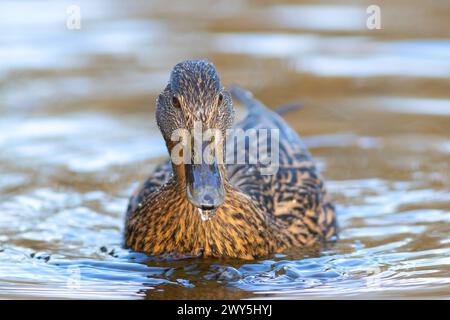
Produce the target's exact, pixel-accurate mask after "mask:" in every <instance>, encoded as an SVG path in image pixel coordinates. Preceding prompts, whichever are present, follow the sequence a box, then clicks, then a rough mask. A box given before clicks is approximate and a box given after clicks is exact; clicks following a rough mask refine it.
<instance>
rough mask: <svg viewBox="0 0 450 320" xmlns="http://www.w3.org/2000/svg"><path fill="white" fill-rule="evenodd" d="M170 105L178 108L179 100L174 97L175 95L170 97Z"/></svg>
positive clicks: (179, 105)
mask: <svg viewBox="0 0 450 320" xmlns="http://www.w3.org/2000/svg"><path fill="white" fill-rule="evenodd" d="M172 105H173V106H174V107H175V108H180V107H181V104H180V100H178V98H177V97H175V96H173V97H172Z"/></svg>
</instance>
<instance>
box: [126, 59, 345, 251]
mask: <svg viewBox="0 0 450 320" xmlns="http://www.w3.org/2000/svg"><path fill="white" fill-rule="evenodd" d="M232 95H233V96H234V97H235V98H236V99H237V100H239V101H240V102H241V103H242V104H243V105H245V106H246V109H247V115H246V116H245V117H244V118H243V119H242V120H241V121H240V122H238V123H236V124H235V125H234V126H233V123H234V108H233V103H232ZM156 121H157V124H158V127H159V129H160V131H161V133H162V136H163V138H164V140H165V142H166V145H167V149H168V151H169V154H172V151H173V150H174V148H175V147H176V142H175V141H173V136H172V135H173V132H174V131H175V130H177V129H186V130H188V132H192V130H194V126H195V123H201V125H202V130H203V129H205V130H206V129H215V130H219V133H223V135H224V136H226V134H227V130H229V129H231V128H234V129H242V130H243V131H245V130H248V129H255V130H258V129H266V130H273V129H275V130H276V131H273V132H278V134H277V135H276V137H277V140H278V141H277V142H278V154H279V157H278V163H277V169H278V170H277V171H276V172H274V173H273V174H267V173H264V172H263V170H262V169H263V165H262V164H261V163H254V162H250V161H244V162H243V163H242V162H238V163H233V162H232V163H228V162H222V161H218V159H219V158H220V156H219V154H223V152H227V153H228V154H229V152H228V144H226V142H225V141H220V142H218V143H217V144H216V149H215V150H216V152H217V156H216V158H214V160H213V161H210V162H209V163H206V161H205V160H200V163H196V162H194V163H192V164H190V163H189V162H184V163H175V161H172V160H169V161H167V162H164V163H162V164H161V165H159V166H157V167H156V169H155V170H154V172H153V173H152V174H151V176H150V177H149V178H148V179H147V180H146V181H145V182H144V183H143V184H142V185H141V186H140V187H139V188H138V189H137V190H136V192H135V193H134V194H133V195H132V197H131V199H130V202H129V205H128V210H127V215H126V226H125V246H126V247H128V248H131V249H133V250H135V251H140V252H145V253H147V254H151V255H164V254H174V255H183V256H186V255H187V256H203V257H216V258H221V257H223V258H240V259H255V258H258V257H263V256H267V255H269V254H271V253H277V252H282V251H283V250H286V249H287V248H290V247H303V246H309V245H312V244H314V243H316V242H318V241H325V240H327V239H330V238H332V237H334V236H335V235H336V218H335V211H334V208H333V205H332V203H331V202H330V199H329V197H328V196H327V193H326V190H325V187H324V183H323V180H322V178H321V177H320V175H319V173H318V170H317V168H316V166H315V164H314V162H313V160H312V157H311V155H310V154H309V152H308V151H307V149H306V148H305V146H304V145H303V143H302V141H301V139H300V137H299V136H298V135H297V133H296V132H295V131H294V130H293V129H291V128H290V127H289V125H288V124H287V123H286V122H285V121H284V120H283V119H282V118H281V117H280V116H279V115H278V114H277V113H275V112H273V111H271V110H270V109H268V108H267V107H265V106H264V105H263V104H262V103H261V102H259V101H258V100H256V99H254V98H253V97H252V95H251V94H250V93H249V92H247V91H244V90H243V89H240V88H238V87H232V88H231V90H230V91H228V90H226V89H225V88H224V87H222V84H221V81H220V78H219V75H218V73H217V71H216V69H215V67H214V65H213V64H212V63H210V62H209V61H205V60H187V61H183V62H181V63H178V64H177V65H176V66H175V67H174V68H173V70H172V72H171V75H170V80H169V83H168V85H167V86H166V88H165V89H164V90H163V91H162V93H161V94H160V95H159V97H158V99H157V108H156ZM241 132H242V131H241ZM261 136H262V135H261ZM274 137H275V135H274ZM258 139H259V136H258V138H257V140H258ZM274 139H275V138H274ZM191 142H192V140H191ZM257 143H260V141H259V140H258V142H257ZM268 144H269V143H268ZM187 145H188V146H190V147H191V148H192V145H189V144H187ZM224 149H226V150H225V151H224ZM247 149H248V144H247V145H246V148H237V150H236V148H234V149H233V148H231V150H232V151H231V152H232V153H234V155H236V156H238V155H239V154H241V153H242V152H246V151H248V150H247ZM201 150H203V149H201ZM274 150H275V149H274ZM181 153H182V152H181ZM194 153H195V152H193V154H194ZM235 159H236V158H235ZM235 162H236V161H235ZM213 213H214V214H213Z"/></svg>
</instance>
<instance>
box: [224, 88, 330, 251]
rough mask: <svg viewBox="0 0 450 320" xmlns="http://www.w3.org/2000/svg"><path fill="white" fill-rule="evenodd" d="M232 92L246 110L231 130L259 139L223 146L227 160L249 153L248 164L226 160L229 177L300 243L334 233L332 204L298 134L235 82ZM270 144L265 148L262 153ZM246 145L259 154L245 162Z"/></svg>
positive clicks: (306, 242)
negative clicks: (241, 118)
mask: <svg viewBox="0 0 450 320" xmlns="http://www.w3.org/2000/svg"><path fill="white" fill-rule="evenodd" d="M231 92H232V94H233V96H234V97H235V98H236V99H237V100H239V101H240V102H241V103H242V104H244V105H245V106H246V108H247V110H248V113H247V115H246V117H245V118H244V119H243V120H241V121H240V122H239V123H237V124H236V125H235V129H238V130H242V131H240V132H241V134H242V133H247V135H248V136H251V134H253V133H252V131H253V132H254V131H256V132H257V139H254V140H253V142H254V143H255V141H257V142H256V143H258V148H254V149H253V150H252V149H251V148H252V147H251V146H250V144H251V141H252V140H251V138H249V139H248V144H247V148H230V147H228V148H227V152H228V153H227V156H228V158H227V159H234V160H236V159H243V158H244V157H247V158H245V159H246V160H247V161H246V163H236V161H234V162H232V163H228V165H227V172H228V177H229V180H230V182H231V183H232V184H233V185H234V186H235V187H237V188H239V189H240V190H242V191H243V192H244V193H246V194H248V195H250V196H251V197H252V198H253V199H254V200H255V201H256V202H257V203H259V205H260V208H261V210H264V211H265V212H266V214H267V215H269V216H272V217H273V218H274V219H275V220H276V221H277V222H278V223H280V224H283V225H285V227H286V228H287V229H288V230H289V231H290V232H291V233H293V234H296V235H297V238H298V240H299V241H300V242H302V243H304V244H309V243H313V242H315V241H316V240H317V239H328V238H330V237H332V236H334V235H335V234H336V220H335V212H334V208H333V206H332V204H331V203H330V201H329V199H328V196H327V194H326V190H325V188H324V184H323V181H322V179H321V177H320V175H319V173H318V170H317V168H316V166H315V164H314V162H313V160H312V157H311V155H310V154H309V152H308V150H307V149H306V147H305V146H304V144H303V142H302V141H301V139H300V137H299V136H298V134H297V133H296V132H295V131H294V130H293V129H292V128H290V127H289V125H288V124H287V123H286V122H285V121H284V120H283V119H282V118H281V117H280V116H279V115H278V114H276V113H275V112H273V111H271V110H269V109H268V108H266V107H265V106H264V105H263V104H262V103H261V102H259V101H258V100H256V99H254V98H253V97H252V95H251V94H250V93H249V92H247V91H244V90H242V89H240V88H238V87H233V88H232V89H231ZM253 138H254V136H253ZM235 146H236V145H235ZM269 146H270V148H269V150H268V152H264V150H266V149H267V147H269ZM249 150H251V153H254V152H255V150H257V153H258V156H259V158H255V154H252V155H250V156H253V157H254V158H253V160H255V159H258V161H257V163H254V162H255V161H253V162H251V163H249V158H248V153H249ZM266 151H267V150H266ZM244 153H246V154H247V155H244ZM277 154H278V157H277ZM231 157H233V158H231ZM261 162H263V163H265V165H263V164H261Z"/></svg>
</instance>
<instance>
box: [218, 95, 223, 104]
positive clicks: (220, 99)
mask: <svg viewBox="0 0 450 320" xmlns="http://www.w3.org/2000/svg"><path fill="white" fill-rule="evenodd" d="M222 101H223V94H221V93H219V99H218V104H219V105H221V104H222Z"/></svg>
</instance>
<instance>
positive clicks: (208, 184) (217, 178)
mask: <svg viewBox="0 0 450 320" xmlns="http://www.w3.org/2000/svg"><path fill="white" fill-rule="evenodd" d="M185 173H186V193H187V197H188V199H189V201H190V202H191V203H192V204H193V205H194V206H196V207H197V208H200V209H204V210H212V209H215V208H217V207H219V206H220V205H221V204H222V203H223V201H224V199H225V191H224V186H223V181H222V176H221V173H220V170H219V166H218V165H217V163H213V164H206V163H202V164H186V165H185Z"/></svg>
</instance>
